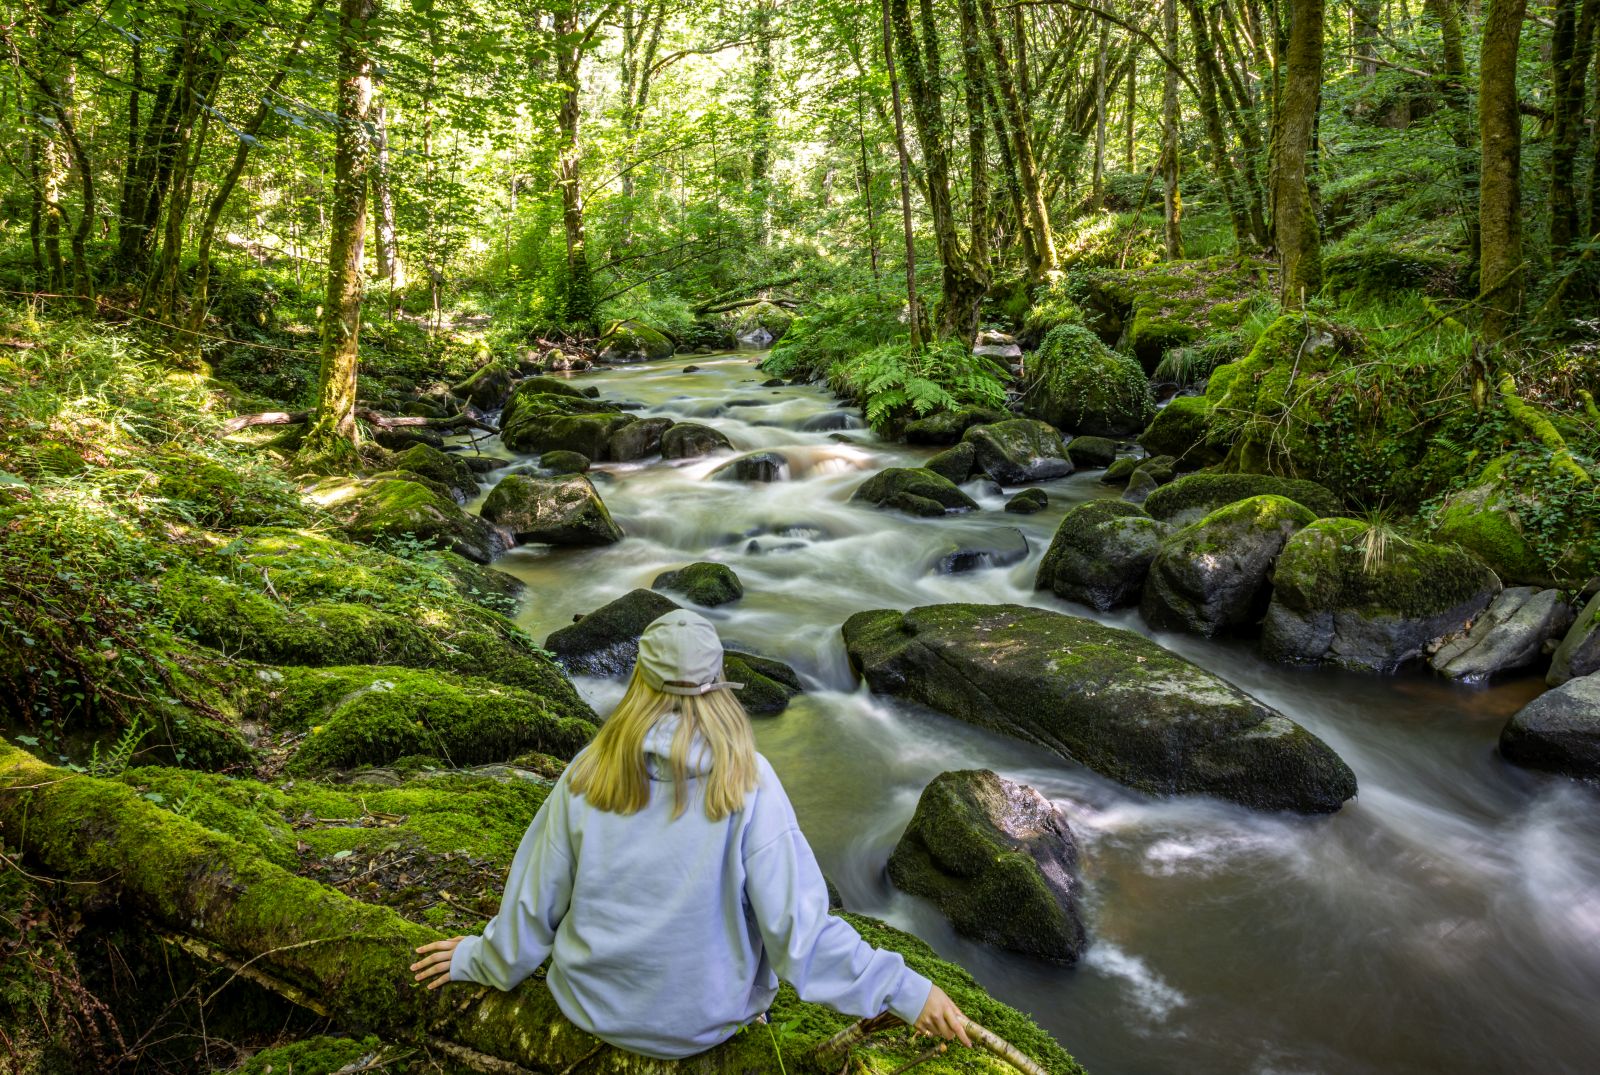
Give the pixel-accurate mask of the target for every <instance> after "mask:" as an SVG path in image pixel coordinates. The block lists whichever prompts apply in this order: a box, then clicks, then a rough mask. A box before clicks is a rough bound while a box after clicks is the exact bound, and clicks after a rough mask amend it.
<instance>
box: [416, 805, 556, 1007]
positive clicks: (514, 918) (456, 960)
mask: <svg viewBox="0 0 1600 1075" xmlns="http://www.w3.org/2000/svg"><path fill="white" fill-rule="evenodd" d="M568 801H569V800H568V793H567V785H566V781H565V780H562V781H558V782H557V783H556V786H555V787H554V788H552V789H551V791H550V797H549V798H548V799H546V800H545V803H544V805H543V806H542V807H540V808H539V813H538V814H537V815H535V816H534V819H533V823H532V824H531V825H529V826H528V831H527V833H526V834H524V835H523V837H522V844H521V845H520V846H519V847H518V848H517V854H516V857H515V858H514V859H512V861H511V871H510V873H509V874H508V875H507V876H506V891H505V895H504V896H502V897H501V899H500V913H499V914H497V915H495V916H494V918H492V919H491V920H490V921H489V924H488V925H487V926H485V927H484V929H483V936H481V937H463V938H461V939H460V942H459V943H458V944H456V945H455V946H454V949H453V952H452V953H451V955H450V963H449V975H450V977H449V980H450V981H452V982H463V981H465V982H480V983H482V984H483V985H492V986H494V987H495V988H496V989H512V988H514V987H515V986H516V985H517V983H518V982H521V981H522V980H523V979H524V978H526V977H527V976H528V975H530V974H532V973H533V972H534V971H535V970H536V969H537V968H538V966H539V964H541V963H543V962H544V961H545V957H546V956H548V955H549V954H550V949H551V946H553V945H554V944H555V938H556V928H557V927H558V926H560V925H561V920H562V919H563V918H564V917H566V914H567V906H568V903H569V901H570V900H571V897H572V870H573V860H572V847H571V844H570V842H569V839H568V832H567V805H568ZM438 943H440V944H448V943H449V942H438Z"/></svg>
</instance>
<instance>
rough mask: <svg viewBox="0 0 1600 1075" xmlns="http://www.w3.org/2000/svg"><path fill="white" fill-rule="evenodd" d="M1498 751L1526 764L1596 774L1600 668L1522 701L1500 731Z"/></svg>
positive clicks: (1583, 775) (1599, 744)
mask: <svg viewBox="0 0 1600 1075" xmlns="http://www.w3.org/2000/svg"><path fill="white" fill-rule="evenodd" d="M1500 754H1501V756H1502V757H1504V758H1505V759H1506V760H1507V761H1509V762H1514V763H1516V764H1517V765H1522V766H1526V767H1527V768H1529V769H1543V770H1546V771H1548V772H1552V773H1561V774H1563V775H1565V776H1573V777H1579V778H1583V779H1589V780H1595V779H1600V674H1593V673H1591V674H1590V675H1587V676H1580V677H1578V678H1577V679H1571V680H1568V681H1567V682H1565V683H1563V684H1562V685H1561V686H1559V687H1556V688H1553V689H1552V690H1548V691H1545V692H1544V693H1543V694H1541V695H1539V697H1537V698H1535V699H1534V700H1533V701H1531V702H1529V703H1528V704H1527V705H1525V706H1523V707H1522V709H1521V710H1519V711H1518V713H1517V715H1516V716H1514V717H1512V718H1511V720H1510V721H1509V722H1508V723H1507V724H1506V726H1505V730H1503V731H1502V732H1501V733H1500Z"/></svg>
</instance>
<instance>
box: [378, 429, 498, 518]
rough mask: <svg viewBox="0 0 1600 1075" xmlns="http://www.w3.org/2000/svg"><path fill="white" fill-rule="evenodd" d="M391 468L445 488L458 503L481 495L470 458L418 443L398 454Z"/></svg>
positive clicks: (391, 462)
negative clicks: (467, 459)
mask: <svg viewBox="0 0 1600 1075" xmlns="http://www.w3.org/2000/svg"><path fill="white" fill-rule="evenodd" d="M389 466H390V468H391V469H393V470H398V471H406V472H409V473H411V474H416V475H417V476H419V477H421V478H425V479H427V480H428V481H431V482H434V483H436V484H438V485H440V486H443V487H444V488H445V489H446V490H447V491H448V492H449V493H450V495H451V497H453V498H454V499H455V502H456V503H457V504H465V503H466V502H467V501H468V500H470V499H471V498H472V497H474V496H476V495H477V492H478V472H477V470H476V469H474V468H473V467H472V465H471V464H469V463H468V462H467V461H466V459H464V458H463V457H461V456H459V455H455V454H452V453H450V452H442V451H440V450H439V449H437V448H433V447H430V446H428V445H426V444H414V445H412V446H411V447H410V448H407V449H406V450H405V451H403V452H400V453H398V454H397V455H396V456H395V457H394V458H393V459H391V460H390V461H389Z"/></svg>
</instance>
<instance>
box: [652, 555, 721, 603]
mask: <svg viewBox="0 0 1600 1075" xmlns="http://www.w3.org/2000/svg"><path fill="white" fill-rule="evenodd" d="M650 588H651V589H652V590H670V591H671V592H673V593H678V594H682V595H683V596H684V597H687V598H688V599H689V600H691V601H693V602H694V603H695V604H697V605H700V606H701V607H703V608H715V607H716V606H717V605H725V604H727V603H728V602H729V601H737V600H738V599H739V598H741V597H743V596H744V584H743V583H741V582H740V581H739V576H738V575H736V574H734V572H733V568H731V567H729V566H728V565H727V564H713V563H707V562H704V561H702V562H700V563H694V564H690V565H688V566H687V567H680V568H678V569H677V570H676V571H663V572H662V573H661V574H659V575H657V576H656V579H655V581H654V582H652V583H651V584H650Z"/></svg>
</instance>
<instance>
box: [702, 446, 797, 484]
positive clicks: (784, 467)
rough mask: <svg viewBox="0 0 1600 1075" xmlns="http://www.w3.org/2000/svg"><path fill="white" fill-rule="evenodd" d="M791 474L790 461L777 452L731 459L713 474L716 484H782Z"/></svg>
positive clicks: (754, 453) (756, 453)
mask: <svg viewBox="0 0 1600 1075" xmlns="http://www.w3.org/2000/svg"><path fill="white" fill-rule="evenodd" d="M788 474H789V461H788V460H787V459H785V458H784V457H783V456H781V455H779V454H778V453H777V452H752V453H751V454H749V455H741V456H740V457H739V458H737V459H730V460H729V461H728V462H726V463H724V464H722V465H721V466H720V467H718V468H717V469H716V470H713V471H712V472H711V480H712V481H714V482H781V481H783V480H784V479H785V478H786V477H788Z"/></svg>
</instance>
